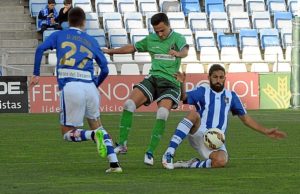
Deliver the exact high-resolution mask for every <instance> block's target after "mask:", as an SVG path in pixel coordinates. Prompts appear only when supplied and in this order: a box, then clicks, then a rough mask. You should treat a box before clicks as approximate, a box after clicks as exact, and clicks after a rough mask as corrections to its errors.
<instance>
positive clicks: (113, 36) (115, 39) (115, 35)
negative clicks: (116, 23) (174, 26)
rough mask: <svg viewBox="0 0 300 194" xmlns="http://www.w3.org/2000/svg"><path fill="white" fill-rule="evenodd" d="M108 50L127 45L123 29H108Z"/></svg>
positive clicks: (125, 33)
mask: <svg viewBox="0 0 300 194" xmlns="http://www.w3.org/2000/svg"><path fill="white" fill-rule="evenodd" d="M108 40H109V43H110V48H117V47H122V46H125V45H127V44H128V38H127V32H126V30H125V29H122V28H120V29H110V30H109V31H108Z"/></svg>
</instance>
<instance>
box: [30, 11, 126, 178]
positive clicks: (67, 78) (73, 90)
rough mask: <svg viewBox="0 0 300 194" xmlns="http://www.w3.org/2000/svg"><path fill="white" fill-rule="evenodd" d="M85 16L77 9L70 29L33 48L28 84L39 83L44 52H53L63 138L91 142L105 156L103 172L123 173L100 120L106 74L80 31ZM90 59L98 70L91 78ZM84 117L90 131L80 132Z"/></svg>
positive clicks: (94, 48) (101, 58)
mask: <svg viewBox="0 0 300 194" xmlns="http://www.w3.org/2000/svg"><path fill="white" fill-rule="evenodd" d="M85 20H86V16H85V13H84V11H83V10H82V9H81V8H79V7H76V8H72V9H71V10H70V13H69V24H70V29H68V30H64V31H58V32H54V33H52V34H51V35H50V36H49V38H47V40H46V41H44V42H43V43H42V44H41V45H39V46H38V48H37V49H36V54H35V62H34V72H33V74H34V76H33V77H32V78H31V81H30V84H31V85H32V86H33V85H36V84H37V83H38V82H39V75H40V65H41V59H42V56H43V53H44V51H46V50H48V49H56V55H57V59H58V60H57V82H58V87H59V90H60V108H61V109H60V110H61V111H60V124H61V131H62V134H63V138H64V139H65V140H66V141H70V142H81V141H86V140H93V141H95V142H96V143H97V149H98V152H99V154H100V156H102V157H105V156H107V158H108V160H109V162H110V168H109V169H107V170H106V172H122V168H121V167H120V165H119V162H118V159H117V156H116V154H115V152H114V148H113V143H112V140H111V139H110V136H109V135H108V133H107V132H106V130H105V129H104V128H103V126H102V123H101V121H100V118H99V117H100V112H99V106H100V104H99V103H100V102H99V101H100V96H99V92H98V89H97V87H98V86H99V85H100V84H101V83H102V82H103V81H104V79H105V78H106V77H107V75H108V68H107V60H106V58H105V56H104V55H103V53H102V52H101V50H100V48H99V45H98V43H97V41H96V40H95V39H94V38H93V37H91V36H89V35H87V34H86V33H85V32H83V29H84V27H85ZM93 59H95V60H96V62H97V64H98V65H99V67H100V69H101V73H100V75H99V77H95V78H94V77H93V74H94V66H93ZM84 117H86V118H87V121H88V124H89V126H90V128H91V130H85V129H80V128H79V127H82V126H83V120H84Z"/></svg>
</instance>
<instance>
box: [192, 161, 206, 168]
mask: <svg viewBox="0 0 300 194" xmlns="http://www.w3.org/2000/svg"><path fill="white" fill-rule="evenodd" d="M190 168H211V159H207V160H196V161H195V162H193V163H192V164H191V166H190Z"/></svg>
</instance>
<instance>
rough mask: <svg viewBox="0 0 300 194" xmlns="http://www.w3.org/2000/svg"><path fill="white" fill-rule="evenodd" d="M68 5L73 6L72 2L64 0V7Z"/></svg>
mask: <svg viewBox="0 0 300 194" xmlns="http://www.w3.org/2000/svg"><path fill="white" fill-rule="evenodd" d="M66 4H72V0H64V5H66Z"/></svg>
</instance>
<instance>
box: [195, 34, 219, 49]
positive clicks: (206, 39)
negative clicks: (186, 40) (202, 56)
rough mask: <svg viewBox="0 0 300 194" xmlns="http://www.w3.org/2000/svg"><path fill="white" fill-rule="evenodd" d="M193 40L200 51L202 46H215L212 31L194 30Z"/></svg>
mask: <svg viewBox="0 0 300 194" xmlns="http://www.w3.org/2000/svg"><path fill="white" fill-rule="evenodd" d="M195 41H196V49H197V51H201V49H202V47H215V46H216V41H215V36H214V33H213V32H212V31H196V33H195Z"/></svg>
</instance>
